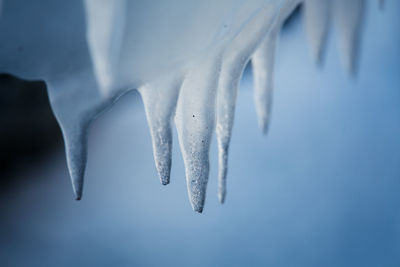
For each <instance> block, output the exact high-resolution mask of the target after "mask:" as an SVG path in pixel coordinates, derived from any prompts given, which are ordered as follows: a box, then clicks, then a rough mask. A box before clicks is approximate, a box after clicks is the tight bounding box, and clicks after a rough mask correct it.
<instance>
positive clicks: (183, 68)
mask: <svg viewBox="0 0 400 267" xmlns="http://www.w3.org/2000/svg"><path fill="white" fill-rule="evenodd" d="M33 2H34V3H33ZM299 4H303V5H304V23H305V26H306V30H307V34H308V39H309V44H310V48H311V51H312V55H313V56H314V58H315V60H316V61H317V62H321V60H322V56H323V50H324V47H325V43H326V39H327V33H328V31H329V28H330V24H331V23H330V22H331V18H333V20H334V22H335V26H336V30H337V31H338V35H339V46H340V51H341V53H342V60H343V64H344V67H345V68H346V69H347V70H348V71H349V72H354V71H355V70H356V56H357V51H358V50H357V45H358V41H359V38H360V31H361V26H362V19H363V10H364V0H351V1H347V0H220V1H212V0H207V1H204V0H202V1H183V0H168V1H157V2H156V3H155V2H153V1H145V0H135V1H129V0H115V1H109V0H82V1H63V0H40V4H39V3H38V1H24V0H3V1H2V0H0V14H1V16H0V36H1V40H2V42H1V43H0V59H1V60H0V71H1V72H8V73H11V74H14V75H17V76H19V77H21V78H24V79H29V80H37V79H41V80H44V81H45V82H46V85H47V88H48V94H49V99H50V103H51V106H52V109H53V111H54V114H55V116H56V118H57V121H58V123H59V124H60V127H61V130H62V133H63V136H64V141H65V149H66V158H67V164H68V169H69V172H70V176H71V180H72V185H73V189H74V192H75V196H76V198H77V199H80V198H81V196H82V189H83V178H84V172H85V165H86V156H87V133H88V128H89V125H90V122H91V121H92V120H93V119H95V118H96V117H97V116H98V115H99V114H100V113H101V112H103V111H104V110H106V109H107V108H108V107H109V106H110V105H111V104H112V103H113V102H115V101H116V99H118V98H119V97H120V96H122V95H123V94H124V93H126V92H127V91H129V90H132V89H137V90H138V91H139V92H140V94H141V96H142V100H143V104H144V108H145V111H146V117H147V121H148V125H149V129H150V133H151V138H152V143H153V152H154V160H155V165H156V168H157V171H158V174H159V178H160V180H161V183H162V184H164V185H166V184H168V183H169V182H170V169H171V151H172V127H173V122H174V121H175V125H176V129H177V132H178V137H179V143H180V149H181V152H182V155H183V159H184V164H185V172H186V180H187V187H188V193H189V198H190V202H191V204H192V207H193V209H194V210H195V211H197V212H202V210H203V206H204V201H205V195H206V187H207V181H208V176H209V149H210V142H211V136H212V134H213V131H214V130H215V131H216V134H217V141H218V154H219V174H218V183H219V186H218V196H219V199H220V201H221V202H222V203H223V202H224V201H225V196H226V178H227V165H228V150H229V142H230V137H231V132H232V126H233V120H234V113H235V103H236V97H237V92H238V86H239V81H240V78H241V75H242V72H243V70H244V68H245V66H246V64H247V63H248V62H249V61H251V63H252V66H253V76H254V87H255V88H254V101H255V105H256V110H257V115H258V118H259V124H260V127H261V129H262V131H263V132H264V133H266V132H267V130H268V125H269V123H270V118H271V105H272V94H273V93H272V92H273V69H274V57H275V49H276V47H277V42H278V39H279V33H280V29H281V27H282V25H283V23H284V21H285V19H286V18H287V17H288V16H289V15H290V14H291V13H292V11H293V10H294V9H295V8H296V6H298V5H299ZM380 5H381V6H382V5H383V1H380Z"/></svg>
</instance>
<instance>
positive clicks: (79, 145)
mask: <svg viewBox="0 0 400 267" xmlns="http://www.w3.org/2000/svg"><path fill="white" fill-rule="evenodd" d="M61 129H62V132H63V137H64V143H65V153H66V157H67V165H68V171H69V174H70V178H71V183H72V189H73V191H74V194H75V199H76V200H80V199H81V198H82V192H83V182H84V175H85V168H86V160H87V130H88V123H76V124H74V126H71V125H70V126H66V125H61Z"/></svg>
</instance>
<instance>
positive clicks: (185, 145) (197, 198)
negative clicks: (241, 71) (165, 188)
mask: <svg viewBox="0 0 400 267" xmlns="http://www.w3.org/2000/svg"><path fill="white" fill-rule="evenodd" d="M220 61H221V59H220V55H219V54H213V55H208V56H207V57H206V58H204V59H203V60H202V62H201V63H200V64H195V65H194V66H193V67H192V68H191V69H190V70H189V71H188V73H187V75H186V77H185V80H184V81H183V84H182V88H181V90H180V93H179V99H178V105H177V110H176V117H175V123H176V128H177V130H178V136H179V144H180V147H181V151H182V156H183V161H184V163H185V172H186V182H187V187H188V192H189V198H190V202H191V204H192V207H193V210H194V211H196V212H199V213H201V212H202V211H203V206H204V201H205V196H206V189H207V182H208V175H209V150H210V142H211V136H212V132H213V130H214V124H215V104H216V87H217V82H218V77H219V73H220V66H221V63H220Z"/></svg>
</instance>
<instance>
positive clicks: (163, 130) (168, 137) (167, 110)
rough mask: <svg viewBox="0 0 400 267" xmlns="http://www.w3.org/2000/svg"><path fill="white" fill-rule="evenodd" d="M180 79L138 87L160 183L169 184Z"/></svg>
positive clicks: (172, 77)
mask: <svg viewBox="0 0 400 267" xmlns="http://www.w3.org/2000/svg"><path fill="white" fill-rule="evenodd" d="M180 85H181V79H178V78H175V76H171V77H167V78H165V79H161V80H158V81H157V82H153V83H150V84H146V85H144V86H142V87H140V88H139V89H138V90H139V92H140V94H141V96H142V100H143V104H144V107H145V111H146V118H147V122H148V124H149V128H150V134H151V138H152V142H153V153H154V161H155V164H156V168H157V172H158V175H159V177H160V181H161V183H162V184H163V185H167V184H169V180H170V171H171V153H172V130H171V119H172V117H173V116H174V114H175V107H176V104H177V98H178V94H179V88H180Z"/></svg>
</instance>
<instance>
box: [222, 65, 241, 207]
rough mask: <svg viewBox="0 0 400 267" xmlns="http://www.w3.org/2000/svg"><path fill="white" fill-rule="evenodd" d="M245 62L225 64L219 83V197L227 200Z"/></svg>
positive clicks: (223, 200)
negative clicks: (231, 140)
mask: <svg viewBox="0 0 400 267" xmlns="http://www.w3.org/2000/svg"><path fill="white" fill-rule="evenodd" d="M243 67H244V65H243V64H238V62H237V61H236V62H235V61H234V62H231V64H223V68H222V70H221V76H220V80H219V84H218V97H217V101H218V103H217V126H216V133H217V141H218V165H219V169H218V199H219V201H220V202H221V203H224V202H225V196H226V176H227V170H228V152H229V142H230V139H231V132H232V126H233V120H234V115H235V105H236V96H237V91H238V88H239V82H240V77H241V75H242V72H243Z"/></svg>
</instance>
